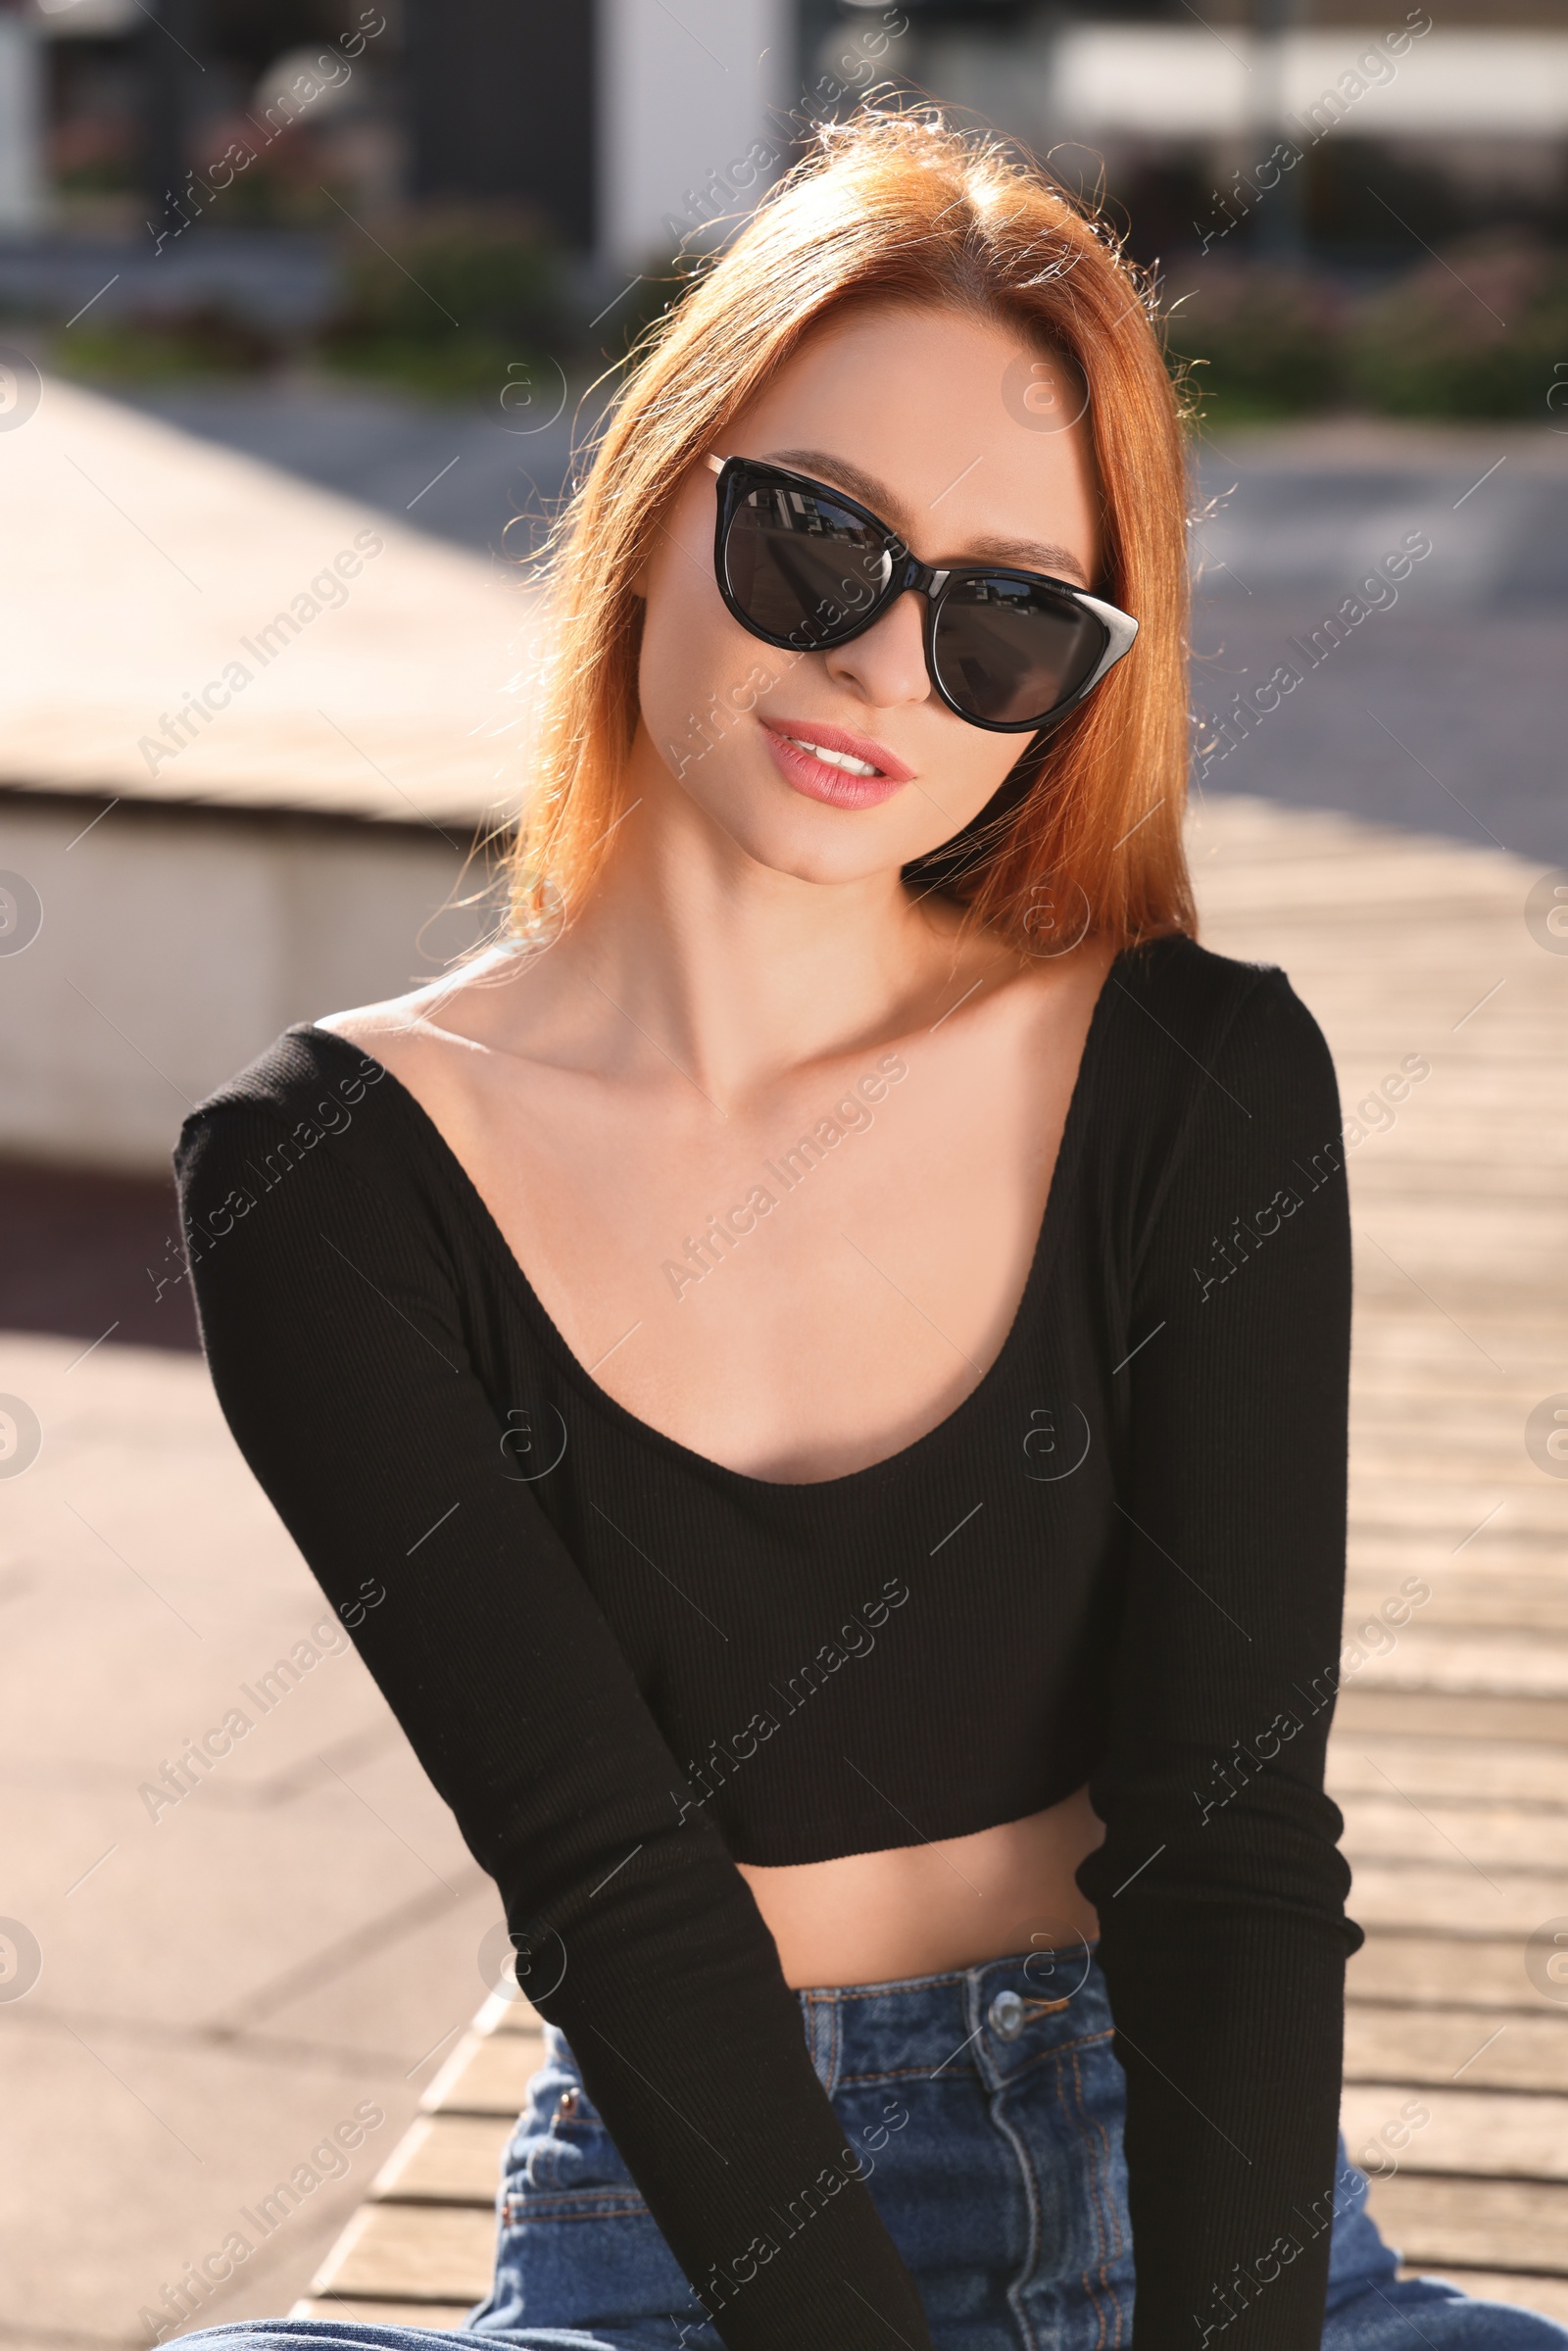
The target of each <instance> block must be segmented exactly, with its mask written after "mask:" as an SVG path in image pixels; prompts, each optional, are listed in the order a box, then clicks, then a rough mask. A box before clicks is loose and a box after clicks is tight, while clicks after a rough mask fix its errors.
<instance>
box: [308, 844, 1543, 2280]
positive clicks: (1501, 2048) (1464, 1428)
mask: <svg viewBox="0 0 1568 2351" xmlns="http://www.w3.org/2000/svg"><path fill="white" fill-rule="evenodd" d="M1192 848H1193V857H1194V864H1195V871H1196V874H1197V876H1198V880H1199V888H1200V897H1201V904H1202V906H1203V910H1204V937H1205V940H1206V941H1207V943H1208V944H1209V945H1211V946H1213V947H1215V948H1217V949H1218V950H1219V951H1220V952H1222V953H1225V954H1229V955H1243V956H1247V957H1250V958H1251V959H1255V960H1259V961H1269V962H1278V963H1282V964H1283V965H1284V966H1285V968H1286V969H1287V970H1288V971H1289V973H1290V975H1291V978H1292V980H1293V982H1294V984H1295V986H1296V988H1297V990H1298V992H1299V994H1300V995H1301V996H1302V997H1303V998H1304V999H1305V1001H1306V1002H1307V1003H1308V1004H1310V1005H1311V1006H1312V1009H1313V1010H1314V1012H1315V1013H1316V1014H1317V1016H1318V1018H1319V1020H1320V1021H1321V1022H1322V1025H1323V1027H1324V1030H1325V1032H1326V1033H1327V1035H1328V1038H1329V1041H1330V1044H1331V1046H1332V1047H1333V1049H1334V1053H1335V1058H1336V1063H1337V1065H1338V1067H1339V1070H1340V1077H1341V1090H1342V1094H1343V1097H1344V1102H1345V1107H1346V1110H1347V1112H1348V1114H1350V1115H1354V1112H1355V1107H1356V1105H1357V1103H1359V1102H1365V1101H1367V1100H1368V1099H1369V1098H1370V1097H1371V1096H1372V1095H1373V1094H1374V1093H1375V1092H1376V1093H1381V1091H1382V1087H1383V1081H1384V1079H1385V1077H1386V1076H1389V1075H1390V1074H1396V1075H1397V1073H1398V1072H1399V1070H1400V1065H1401V1062H1403V1061H1405V1060H1406V1057H1407V1056H1411V1057H1414V1058H1415V1059H1417V1060H1424V1061H1426V1062H1427V1063H1428V1064H1429V1065H1430V1066H1429V1074H1428V1075H1426V1076H1425V1077H1422V1078H1419V1079H1417V1080H1415V1081H1414V1082H1413V1083H1410V1084H1409V1085H1408V1087H1407V1091H1406V1092H1405V1094H1404V1095H1403V1096H1402V1097H1400V1098H1399V1099H1398V1101H1397V1104H1395V1105H1393V1109H1394V1118H1395V1123H1394V1124H1393V1125H1392V1126H1388V1125H1384V1126H1383V1127H1382V1128H1381V1130H1380V1131H1376V1132H1373V1131H1368V1132H1367V1136H1366V1140H1365V1141H1364V1142H1361V1143H1358V1144H1356V1145H1355V1147H1354V1148H1353V1150H1352V1151H1350V1153H1349V1158H1348V1164H1349V1168H1350V1186H1351V1200H1352V1210H1353V1215H1354V1225H1355V1252H1356V1324H1355V1354H1354V1377H1353V1397H1352V1407H1351V1423H1352V1426H1351V1514H1350V1516H1351V1525H1350V1549H1349V1603H1348V1611H1347V1619H1346V1622H1347V1629H1348V1633H1350V1634H1352V1635H1353V1634H1354V1632H1355V1630H1356V1628H1357V1627H1358V1626H1360V1625H1362V1624H1365V1623H1367V1622H1369V1621H1376V1622H1379V1623H1381V1624H1382V1625H1383V1626H1384V1628H1385V1632H1384V1633H1381V1634H1379V1635H1378V1636H1377V1645H1378V1646H1379V1647H1381V1649H1382V1653H1381V1654H1370V1653H1369V1654H1368V1658H1367V1662H1366V1663H1365V1664H1364V1665H1362V1666H1360V1667H1358V1668H1357V1669H1356V1670H1354V1671H1353V1672H1350V1673H1348V1674H1347V1676H1346V1679H1345V1681H1344V1684H1343V1686H1342V1690H1341V1695H1340V1699H1339V1704H1338V1710H1337V1714H1336V1721H1335V1731H1334V1739H1333V1742H1332V1748H1331V1760H1330V1772H1331V1787H1332V1788H1333V1791H1334V1793H1335V1796H1336V1798H1337V1800H1338V1801H1339V1802H1340V1803H1341V1805H1342V1806H1343V1808H1344V1811H1345V1815H1346V1824H1347V1830H1346V1850H1347V1852H1348V1856H1349V1858H1350V1861H1351V1863H1352V1865H1353V1868H1354V1873H1355V1883H1354V1890H1353V1892H1352V1895H1351V1910H1352V1913H1353V1915H1354V1916H1355V1917H1356V1918H1357V1919H1358V1920H1359V1921H1360V1922H1361V1924H1362V1926H1363V1927H1364V1928H1365V1929H1366V1935H1367V1939H1366V1945H1365V1948H1364V1949H1363V1950H1362V1951H1361V1952H1360V1953H1359V1954H1358V1955H1357V1957H1356V1958H1355V1959H1354V1960H1353V1961H1352V1962H1351V1966H1350V1977H1349V2005H1348V2031H1347V2049H1346V2075H1345V2084H1346V2085H1345V2100H1344V2121H1345V2128H1346V2135H1347V2138H1348V2143H1349V2147H1350V2152H1351V2154H1352V2156H1353V2157H1355V2158H1356V2159H1357V2160H1369V2159H1371V2151H1372V2150H1374V2149H1379V2148H1381V2150H1382V2154H1381V2157H1378V2158H1376V2159H1375V2160H1377V2161H1378V2163H1379V2166H1380V2168H1381V2169H1382V2170H1383V2171H1384V2173H1385V2175H1386V2176H1384V2177H1381V2178H1378V2179H1377V2180H1375V2183H1374V2186H1373V2191H1372V2210H1373V2212H1374V2213H1375V2215H1376V2216H1377V2219H1378V2221H1379V2224H1380V2226H1381V2227H1382V2228H1383V2229H1384V2231H1385V2233H1386V2234H1387V2235H1388V2237H1389V2238H1390V2240H1391V2241H1392V2242H1393V2243H1394V2244H1396V2245H1397V2246H1398V2247H1399V2248H1400V2250H1401V2252H1402V2254H1403V2256H1404V2258H1405V2261H1406V2264H1407V2266H1408V2267H1409V2268H1411V2269H1415V2270H1420V2271H1423V2272H1426V2273H1428V2274H1432V2275H1437V2276H1441V2277H1446V2278H1453V2279H1454V2280H1455V2281H1456V2282H1458V2283H1460V2284H1462V2285H1463V2286H1465V2287H1466V2288H1467V2290H1469V2291H1470V2292H1473V2293H1479V2294H1486V2295H1491V2296H1493V2297H1495V2298H1497V2299H1499V2300H1507V2301H1515V2302H1520V2303H1523V2304H1526V2305H1528V2306H1529V2307H1532V2308H1535V2309H1538V2310H1542V2311H1544V2312H1546V2313H1548V2314H1549V2315H1550V2316H1552V2317H1554V2318H1556V2319H1558V2320H1560V2321H1561V2322H1563V2323H1564V2324H1568V1982H1564V1983H1563V1984H1561V1985H1560V1986H1553V1984H1552V1983H1551V1980H1550V1979H1549V1978H1547V1977H1545V1976H1544V1973H1543V1972H1542V1970H1541V1966H1540V1962H1539V1960H1538V1962H1537V1973H1536V1975H1535V1976H1534V1977H1532V1975H1531V1974H1530V1973H1529V1972H1528V1971H1527V1964H1526V1962H1527V1953H1528V1949H1529V1943H1530V1937H1531V1936H1532V1935H1535V1934H1536V1933H1537V1931H1538V1930H1540V1929H1541V1928H1543V1927H1544V1926H1546V1925H1547V1924H1548V1923H1549V1922H1551V1921H1554V1920H1560V1921H1561V1922H1562V1924H1563V1931H1564V1934H1565V1935H1568V1574H1565V1561H1568V1479H1562V1478H1558V1477H1555V1476H1554V1475H1550V1474H1547V1473H1546V1472H1545V1471H1544V1469H1543V1468H1542V1467H1541V1466H1540V1465H1539V1462H1538V1459H1537V1458H1535V1457H1533V1456H1532V1454H1531V1453H1530V1452H1529V1451H1528V1450H1527V1448H1526V1443H1525V1428H1526V1422H1527V1419H1528V1417H1529V1415H1530V1413H1531V1412H1532V1411H1533V1410H1534V1409H1535V1408H1536V1407H1537V1406H1538V1405H1539V1404H1540V1403H1541V1401H1542V1400H1543V1399H1544V1397H1547V1396H1551V1395H1553V1394H1555V1393H1557V1392H1559V1391H1568V1343H1565V1337H1564V1331H1565V1314H1564V1308H1565V1306H1568V1187H1565V1184H1564V1177H1565V1175H1568V1054H1565V1053H1564V1041H1565V1039H1568V1019H1565V1017H1564V1016H1565V1012H1568V955H1555V954H1553V953H1550V952H1548V951H1547V950H1546V949H1545V948H1544V947H1543V946H1541V945H1540V944H1539V943H1538V941H1537V940H1536V938H1535V937H1534V936H1533V935H1532V934H1531V932H1530V931H1529V929H1528V928H1527V927H1526V923H1525V920H1524V905H1525V899H1526V895H1527V893H1528V891H1529V889H1530V888H1531V886H1532V884H1533V883H1534V882H1535V880H1536V873H1535V869H1534V868H1533V867H1530V866H1528V865H1526V864H1524V863H1523V862H1522V861H1520V860H1518V859H1515V858H1512V857H1504V856H1503V855H1502V854H1501V853H1494V852H1491V851H1481V850H1472V849H1467V848H1464V847H1462V846H1459V845H1455V844H1453V843H1449V842H1443V841H1430V840H1425V839H1421V838H1412V837H1410V836H1408V835H1403V834H1397V833H1394V832H1390V831H1386V830H1382V829H1378V828H1372V827H1366V826H1361V825H1358V824H1356V823H1354V822H1353V821H1352V820H1350V819H1349V818H1347V817H1340V816H1333V815H1323V814H1316V813H1312V814H1302V813H1298V812H1295V811H1290V810H1285V809H1281V808H1274V807H1271V806H1268V805H1266V804H1264V803H1261V802H1248V801H1241V800H1235V801H1228V802H1217V803H1210V804H1209V805H1208V806H1207V807H1206V808H1201V809H1199V810H1198V811H1197V812H1196V814H1195V816H1194V819H1193V827H1192ZM1394 1092H1395V1093H1396V1094H1397V1085H1396V1087H1395V1089H1394ZM1383 1100H1384V1101H1385V1102H1388V1101H1389V1097H1388V1095H1387V1094H1384V1095H1383ZM1363 1123H1365V1122H1363ZM1409 1578H1414V1579H1417V1580H1418V1583H1419V1585H1420V1586H1422V1587H1424V1588H1426V1589H1427V1590H1428V1591H1429V1592H1430V1597H1429V1598H1427V1599H1425V1600H1422V1601H1420V1602H1419V1603H1418V1604H1416V1605H1414V1606H1412V1607H1411V1609H1410V1612H1409V1615H1408V1617H1407V1619H1406V1621H1405V1622H1404V1623H1402V1624H1400V1625H1398V1626H1397V1627H1390V1626H1389V1622H1388V1618H1387V1617H1386V1616H1385V1615H1383V1613H1382V1612H1383V1610H1384V1607H1385V1603H1386V1602H1389V1601H1390V1600H1391V1599H1393V1600H1394V1601H1395V1604H1396V1613H1397V1609H1398V1604H1399V1603H1398V1597H1397V1595H1398V1594H1399V1590H1400V1587H1401V1585H1402V1584H1404V1582H1405V1581H1406V1579H1409ZM1406 1596H1408V1595H1406ZM1372 1645H1373V1644H1371V1643H1365V1644H1363V1646H1364V1647H1366V1648H1367V1649H1368V1650H1369V1651H1370V1649H1371V1648H1372ZM1564 1948H1565V1951H1568V1943H1565V1945H1564ZM1565 1973H1568V1962H1565ZM1559 1995H1560V1996H1559ZM539 2049H540V2044H539V2039H538V2031H537V2020H536V2019H535V2018H534V2017H533V2016H532V2015H531V2013H530V2012H529V2011H528V2010H527V2009H526V2008H525V2007H524V2006H523V2004H522V2003H520V2002H515V2001H508V2000H505V1999H502V1998H496V1999H493V2000H491V2001H489V2002H488V2003H487V2004H486V2006H485V2007H484V2008H483V2009H481V2011H480V2013H479V2015H478V2017H477V2018H476V2019H475V2021H474V2027H473V2030H472V2032H471V2033H469V2035H468V2037H467V2039H466V2041H465V2042H464V2043H463V2045H462V2046H461V2047H460V2048H459V2049H458V2051H457V2052H456V2053H455V2055H454V2056H453V2058H452V2059H451V2061H450V2063H449V2064H448V2065H447V2066H446V2068H445V2069H444V2071H443V2073H442V2074H441V2076H440V2078H439V2079H438V2080H437V2081H436V2082H434V2083H433V2084H432V2086H431V2089H430V2091H429V2093H428V2095H427V2097H426V2099H425V2101H424V2103H425V2107H426V2110H427V2111H426V2112H425V2114H424V2116H423V2117H422V2118H421V2120H420V2121H419V2122H417V2124H416V2125H415V2126H414V2128H413V2129H412V2130H411V2131H410V2132H409V2133H408V2134H407V2136H406V2137H405V2139H404V2140H403V2142H402V2144H401V2145H400V2146H399V2147H398V2148H397V2149H396V2150H395V2151H394V2153H393V2155H392V2157H391V2160H390V2161H389V2162H388V2164H387V2166H386V2168H385V2170H384V2171H383V2172H382V2173H381V2174H380V2176H379V2178H378V2179H377V2180H376V2181H375V2183H374V2186H373V2188H372V2190H371V2193H370V2196H369V2199H368V2202H367V2203H366V2204H365V2205H364V2206H363V2207H362V2208H361V2210H360V2211H359V2213H358V2214H357V2215H356V2216H355V2218H354V2220H353V2221H352V2222H351V2224H350V2226H349V2228H348V2229H347V2230H346V2231H345V2232H344V2234H343V2236H342V2237H341V2238H340V2240H339V2242H338V2243H337V2245H336V2246H335V2247H334V2248H333V2250H332V2252H331V2254H330V2255H329V2256H328V2258H327V2260H326V2262H325V2264H324V2265H323V2267H322V2269H321V2271H320V2273H319V2276H318V2278H317V2279H316V2281H315V2287H314V2291H313V2294H312V2296H311V2297H310V2298H309V2299H307V2300H306V2301H304V2302H302V2303H301V2304H299V2305H298V2311H299V2313H300V2314H302V2315H311V2316H322V2315H325V2314H326V2313H327V2312H329V2311H338V2312H342V2313H344V2314H351V2315H354V2316H358V2317H365V2318H375V2319H380V2320H382V2321H394V2320H402V2321H405V2322H408V2323H412V2324H415V2325H421V2326H425V2327H456V2326H459V2325H461V2323H462V2320H463V2317H464V2315H465V2313H466V2310H467V2309H468V2308H469V2307H471V2305H472V2304H473V2303H474V2302H476V2301H478V2300H479V2299H481V2298H482V2297H483V2295H484V2294H485V2293H486V2292H487V2291H488V2287H489V2278H490V2270H491V2263H492V2259H493V2251H494V2229H495V2223H494V2197H495V2189H496V2182H497V2173H498V2166H499V2160H500V2156H501V2151H502V2148H503V2146H504V2145H505V2142H506V2140H507V2137H508V2136H509V2134H510V2131H511V2129H512V2125H513V2122H514V2119H515V2115H516V2112H517V2108H518V2105H519V2103H520V2101H521V2097H522V2092H523V2086H524V2083H525V2082H526V2080H527V2078H528V2075H529V2073H530V2072H531V2071H532V2070H533V2068H534V2066H535V2065H536V2064H537V2063H538V2060H539ZM1412 2113H1418V2114H1421V2115H1424V2117H1425V2120H1424V2121H1420V2122H1418V2123H1415V2124H1413V2125H1412V2123H1411V2121H1410V2119H1409V2117H1410V2115H1411V2114H1412ZM1391 2142H1402V2143H1391Z"/></svg>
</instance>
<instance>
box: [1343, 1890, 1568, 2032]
mask: <svg viewBox="0 0 1568 2351" xmlns="http://www.w3.org/2000/svg"><path fill="white" fill-rule="evenodd" d="M1352 1907H1353V1904H1352ZM1348 1993H1349V1998H1350V2001H1351V2004H1352V2005H1354V2004H1355V2003H1357V2002H1360V2001H1378V2002H1381V2003H1382V2004H1383V2005H1384V2006H1389V2005H1391V2004H1392V2005H1394V2006H1397V2007H1402V2008H1407V2009H1420V2008H1424V2007H1433V2008H1471V2009H1475V2010H1477V2011H1484V2010H1486V2009H1489V2008H1490V2009H1498V2008H1513V2009H1521V2010H1527V2011H1529V2012H1531V2013H1532V2014H1541V2013H1543V2012H1544V2009H1545V2004H1544V2001H1543V1999H1542V1997H1541V1994H1540V1993H1539V1991H1538V1990H1537V1989H1536V1987H1535V1985H1534V1984H1532V1983H1531V1981H1530V1979H1529V1977H1528V1976H1527V1975H1526V1974H1525V1965H1524V1950H1523V1947H1522V1945H1521V1944H1520V1942H1519V1941H1518V1939H1517V1937H1514V1936H1507V1937H1498V1938H1496V1939H1492V1938H1490V1937H1487V1936H1482V1935H1475V1936H1465V1937H1458V1936H1454V1935H1442V1934H1438V1935H1377V1934H1374V1935H1368V1936H1367V1938H1366V1940H1365V1942H1364V1943H1363V1944H1362V1945H1361V1948H1360V1949H1359V1951H1357V1952H1356V1953H1355V1955H1354V1957H1353V1958H1352V1959H1351V1961H1350V1965H1349V1971H1348ZM1562 2014H1563V2016H1564V2017H1565V2018H1568V2006H1565V2007H1564V2008H1563V2010H1562Z"/></svg>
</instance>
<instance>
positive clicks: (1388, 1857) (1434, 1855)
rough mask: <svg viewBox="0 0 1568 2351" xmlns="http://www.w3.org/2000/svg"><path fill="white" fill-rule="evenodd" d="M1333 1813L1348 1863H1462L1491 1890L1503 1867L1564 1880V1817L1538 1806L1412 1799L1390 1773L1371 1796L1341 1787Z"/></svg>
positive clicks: (1567, 1819) (1567, 1835)
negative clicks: (1486, 1879) (1341, 1827)
mask: <svg viewBox="0 0 1568 2351" xmlns="http://www.w3.org/2000/svg"><path fill="white" fill-rule="evenodd" d="M1391 1782H1392V1785H1391ZM1340 1808H1341V1810H1342V1811H1343V1812H1344V1814H1345V1849H1346V1851H1347V1852H1348V1854H1349V1855H1350V1858H1351V1860H1352V1862H1356V1863H1361V1862H1367V1861H1399V1862H1403V1863H1411V1862H1423V1861H1432V1862H1436V1863H1438V1864H1439V1865H1440V1866H1448V1865H1450V1864H1451V1863H1454V1862H1457V1863H1459V1864H1460V1866H1463V1865H1464V1864H1465V1863H1469V1864H1471V1865H1473V1867H1474V1869H1475V1870H1476V1871H1477V1872H1484V1873H1486V1875H1487V1876H1490V1877H1491V1878H1493V1879H1494V1880H1495V1882H1496V1883H1497V1884H1498V1885H1499V1886H1500V1884H1501V1883H1502V1879H1503V1877H1504V1876H1505V1874H1506V1873H1507V1872H1508V1871H1510V1870H1512V1871H1515V1872H1523V1871H1529V1872H1532V1873H1540V1874H1541V1875H1543V1876H1546V1875H1549V1874H1553V1873H1554V1874H1555V1875H1556V1876H1557V1877H1558V1878H1559V1879H1560V1880H1562V1881H1564V1882H1565V1883H1568V1812H1560V1811H1555V1810H1548V1809H1546V1807H1545V1806H1544V1805H1534V1806H1532V1807H1530V1809H1528V1810H1526V1809H1525V1808H1524V1807H1523V1806H1521V1805H1517V1804H1490V1803H1486V1802H1476V1803H1470V1804H1465V1803H1455V1802H1454V1801H1453V1800H1452V1798H1451V1797H1448V1796H1438V1795H1433V1794H1431V1793H1430V1792H1428V1793H1426V1794H1423V1795H1421V1796H1419V1797H1418V1796H1417V1795H1416V1793H1415V1790H1414V1789H1413V1788H1405V1787H1404V1784H1403V1783H1402V1782H1401V1781H1399V1780H1397V1779H1396V1778H1395V1777H1394V1775H1393V1774H1392V1773H1390V1774H1388V1775H1387V1776H1386V1777H1384V1785H1383V1787H1382V1788H1379V1789H1378V1791H1377V1793H1376V1794H1370V1795H1358V1794H1352V1793H1350V1792H1349V1791H1347V1792H1346V1794H1345V1795H1343V1796H1342V1797H1341V1798H1340ZM1541 1915H1542V1917H1544V1916H1545V1915H1546V1914H1545V1913H1544V1912H1543V1913H1542V1914H1541ZM1537 1923H1538V1924H1539V1923H1540V1922H1539V1920H1538V1922H1537Z"/></svg>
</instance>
